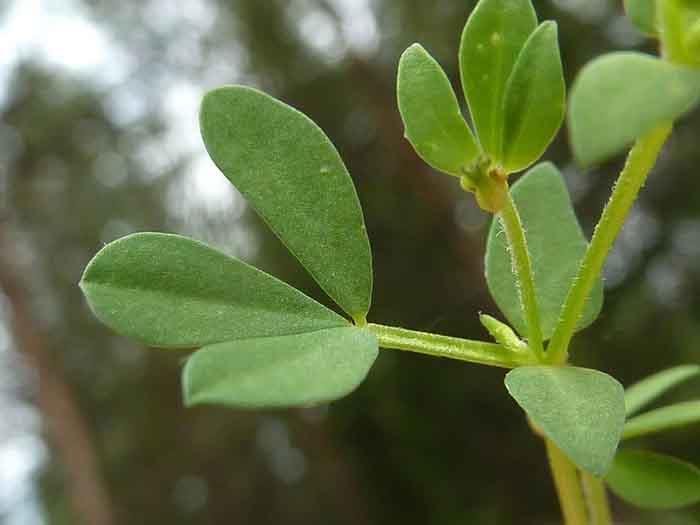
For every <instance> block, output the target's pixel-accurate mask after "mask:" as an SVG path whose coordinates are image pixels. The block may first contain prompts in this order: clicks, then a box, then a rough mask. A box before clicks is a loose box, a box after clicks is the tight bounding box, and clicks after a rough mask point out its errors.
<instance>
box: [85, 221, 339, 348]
mask: <svg viewBox="0 0 700 525" xmlns="http://www.w3.org/2000/svg"><path fill="white" fill-rule="evenodd" d="M80 286H81V288H82V290H83V293H84V294H85V296H86V297H87V299H88V302H89V304H90V306H91V308H92V310H93V311H94V312H95V315H96V316H97V317H98V318H99V319H100V320H101V321H102V322H103V323H105V324H106V325H108V326H109V327H111V328H112V329H114V330H115V331H117V332H119V333H120V334H122V335H125V336H127V337H131V338H132V339H135V340H136V341H139V342H141V343H144V344H147V345H150V346H156V347H161V348H192V347H196V346H202V345H206V344H211V343H218V342H221V341H228V340H231V339H240V338H247V337H262V336H271V335H282V334H295V333H299V332H308V331H311V330H320V329H323V328H331V327H338V326H347V325H348V324H349V323H348V322H347V321H346V320H345V319H343V318H342V317H340V316H339V315H337V314H336V313H334V312H332V311H331V310H329V309H328V308H326V307H325V306H322V305H321V304H319V303H317V302H316V301H314V300H313V299H311V298H309V297H307V296H306V295H304V294H303V293H301V292H299V291H298V290H295V289H294V288H292V287H291V286H289V285H287V284H285V283H283V282H282V281H279V280H278V279H275V278H274V277H272V276H270V275H267V274H266V273H263V272H261V271H260V270H257V269H255V268H253V267H252V266H248V265H247V264H245V263H243V262H241V261H239V260H237V259H234V258H232V257H228V256H227V255H224V254H223V253H220V252H218V251H216V250H213V249H212V248H209V247H208V246H206V245H204V244H202V243H200V242H197V241H193V240H191V239H188V238H186V237H180V236H178V235H169V234H164V233H137V234H134V235H129V236H127V237H123V238H122V239H119V240H117V241H114V242H113V243H111V244H108V245H107V246H105V247H104V248H103V249H102V250H100V252H99V253H98V254H97V255H95V257H94V258H93V260H92V261H91V262H90V264H89V265H88V266H87V268H86V269H85V273H84V274H83V278H82V280H81V282H80Z"/></svg>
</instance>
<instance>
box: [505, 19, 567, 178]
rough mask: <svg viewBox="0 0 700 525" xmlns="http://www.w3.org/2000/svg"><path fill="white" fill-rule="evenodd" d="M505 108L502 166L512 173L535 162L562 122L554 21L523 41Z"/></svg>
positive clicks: (563, 92)
mask: <svg viewBox="0 0 700 525" xmlns="http://www.w3.org/2000/svg"><path fill="white" fill-rule="evenodd" d="M504 105H505V126H504V139H503V167H504V168H505V169H506V171H507V172H509V173H511V172H516V171H521V170H523V169H525V168H527V167H528V166H530V165H531V164H532V163H533V162H535V161H537V159H539V158H540V157H541V156H542V154H543V153H544V151H545V150H546V149H547V146H548V145H549V144H550V142H551V141H552V139H553V138H554V136H555V135H556V134H557V131H559V128H560V127H561V124H562V122H563V121H564V113H565V106H566V86H565V84H564V71H563V69H562V64H561V58H560V56H559V43H558V41H557V25H556V23H555V22H551V21H550V22H544V23H542V24H540V26H539V27H538V28H537V29H535V31H534V32H533V33H532V34H531V35H530V37H529V38H528V39H527V41H526V42H525V44H524V46H523V48H522V50H521V51H520V54H519V55H518V59H517V61H516V63H515V65H514V67H513V71H512V73H511V75H510V78H509V79H508V84H507V86H506V91H505V102H504Z"/></svg>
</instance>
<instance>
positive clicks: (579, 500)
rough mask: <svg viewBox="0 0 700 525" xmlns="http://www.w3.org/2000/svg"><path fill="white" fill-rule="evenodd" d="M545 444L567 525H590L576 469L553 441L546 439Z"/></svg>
mask: <svg viewBox="0 0 700 525" xmlns="http://www.w3.org/2000/svg"><path fill="white" fill-rule="evenodd" d="M544 442H545V445H546V446H547V457H548V458H549V466H550V468H551V469H552V478H553V479H554V485H555V487H556V489H557V495H558V496H559V505H560V506H561V512H562V514H563V515H564V523H565V525H589V523H588V514H587V512H586V501H585V500H584V497H583V491H582V490H581V482H580V480H579V476H578V471H577V470H576V467H575V466H574V464H573V463H572V462H571V461H570V460H569V458H567V457H566V456H565V455H564V453H563V452H562V451H561V450H559V448H557V446H556V445H555V444H554V443H553V442H552V441H550V440H549V439H548V438H544Z"/></svg>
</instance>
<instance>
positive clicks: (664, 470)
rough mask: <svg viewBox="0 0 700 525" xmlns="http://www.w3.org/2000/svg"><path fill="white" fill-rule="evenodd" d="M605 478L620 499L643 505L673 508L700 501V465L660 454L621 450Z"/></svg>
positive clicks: (644, 506) (645, 506)
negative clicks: (699, 466)
mask: <svg viewBox="0 0 700 525" xmlns="http://www.w3.org/2000/svg"><path fill="white" fill-rule="evenodd" d="M605 481H606V482H607V484H608V485H609V486H610V489H611V490H612V491H613V492H614V493H615V494H616V495H617V496H619V497H620V498H621V499H623V500H625V501H626V502H627V503H630V504H632V505H635V506H637V507H641V508H644V509H675V508H679V507H685V506H687V505H692V504H694V503H697V502H698V501H700V469H698V468H697V467H695V466H694V465H692V464H690V463H687V462H685V461H681V460H680V459H677V458H674V457H672V456H666V455H663V454H655V453H651V452H646V451H640V450H621V451H620V452H618V454H617V456H616V457H615V461H614V462H613V467H612V469H611V470H610V472H609V473H608V475H607V477H606V479H605Z"/></svg>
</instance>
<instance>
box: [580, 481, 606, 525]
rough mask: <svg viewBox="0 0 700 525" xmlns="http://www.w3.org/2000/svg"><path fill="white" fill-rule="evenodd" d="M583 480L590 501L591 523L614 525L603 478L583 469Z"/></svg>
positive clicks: (587, 498)
mask: <svg viewBox="0 0 700 525" xmlns="http://www.w3.org/2000/svg"><path fill="white" fill-rule="evenodd" d="M581 482H582V483H583V490H584V493H585V495H586V502H587V503H588V512H589V514H590V525H612V523H613V521H612V515H611V514H610V503H609V502H608V493H607V492H606V490H605V485H604V484H603V480H601V479H599V478H596V477H594V476H592V475H591V474H589V473H588V472H584V471H581Z"/></svg>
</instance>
